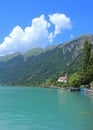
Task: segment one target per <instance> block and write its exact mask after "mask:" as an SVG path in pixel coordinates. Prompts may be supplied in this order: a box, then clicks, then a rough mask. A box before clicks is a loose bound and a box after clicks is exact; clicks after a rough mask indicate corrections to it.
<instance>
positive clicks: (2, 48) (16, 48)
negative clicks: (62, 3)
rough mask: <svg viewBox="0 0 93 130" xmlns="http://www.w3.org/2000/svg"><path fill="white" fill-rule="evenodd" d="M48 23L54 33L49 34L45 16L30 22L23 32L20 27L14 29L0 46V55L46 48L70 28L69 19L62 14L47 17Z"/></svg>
mask: <svg viewBox="0 0 93 130" xmlns="http://www.w3.org/2000/svg"><path fill="white" fill-rule="evenodd" d="M49 17H50V21H51V23H52V24H54V25H55V32H50V33H49V28H51V24H50V23H49V22H48V21H47V20H45V16H44V15H41V16H40V17H39V18H34V19H33V20H32V25H31V26H29V27H26V28H25V29H24V30H23V29H22V28H21V27H20V26H18V25H17V26H16V27H14V29H13V30H12V32H11V33H10V34H9V36H7V37H5V38H4V41H3V42H2V43H1V44H0V55H7V54H10V53H14V52H25V51H27V50H29V49H32V48H36V47H42V48H44V47H46V46H47V45H48V44H49V43H51V42H53V39H54V37H55V36H56V35H57V34H58V33H61V31H63V30H64V29H69V28H71V21H70V18H68V17H66V16H65V15H63V14H53V15H49Z"/></svg>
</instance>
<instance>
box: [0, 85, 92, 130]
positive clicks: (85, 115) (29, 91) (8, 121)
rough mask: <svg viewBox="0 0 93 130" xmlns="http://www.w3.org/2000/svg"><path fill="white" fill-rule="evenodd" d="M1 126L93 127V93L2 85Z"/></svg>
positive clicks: (18, 129)
mask: <svg viewBox="0 0 93 130" xmlns="http://www.w3.org/2000/svg"><path fill="white" fill-rule="evenodd" d="M0 130H93V96H89V95H82V94H80V93H71V92H67V91H65V90H62V89H52V88H26V87H22V88H21V87H16V88H14V87H0Z"/></svg>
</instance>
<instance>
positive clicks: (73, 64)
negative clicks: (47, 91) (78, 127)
mask: <svg viewBox="0 0 93 130" xmlns="http://www.w3.org/2000/svg"><path fill="white" fill-rule="evenodd" d="M85 40H88V41H91V42H92V43H93V35H83V36H80V37H78V38H76V39H74V40H72V41H70V42H67V43H64V44H60V45H58V46H52V47H49V48H46V49H41V48H35V49H32V50H30V51H28V52H26V53H25V54H20V53H15V54H11V55H7V56H4V57H0V84H17V85H30V84H31V85H32V84H40V83H42V82H44V81H45V80H46V79H48V78H52V79H54V80H56V79H57V78H58V77H59V76H61V75H62V74H63V73H65V72H67V73H68V74H71V73H73V72H75V71H80V70H81V62H82V61H81V60H82V51H83V45H84V42H85Z"/></svg>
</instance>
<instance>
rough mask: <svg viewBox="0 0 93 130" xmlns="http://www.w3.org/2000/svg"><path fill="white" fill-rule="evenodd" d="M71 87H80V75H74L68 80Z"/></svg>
mask: <svg viewBox="0 0 93 130" xmlns="http://www.w3.org/2000/svg"><path fill="white" fill-rule="evenodd" d="M69 83H70V85H71V87H80V85H81V75H79V74H77V73H74V74H72V75H71V77H70V79H69Z"/></svg>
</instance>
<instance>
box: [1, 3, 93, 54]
mask: <svg viewBox="0 0 93 130" xmlns="http://www.w3.org/2000/svg"><path fill="white" fill-rule="evenodd" d="M92 24H93V1H92V0H69V1H66V0H0V55H6V54H10V53H14V52H17V51H19V52H25V51H27V50H29V49H32V48H35V47H43V48H44V47H47V46H48V45H53V44H60V43H63V42H67V41H69V40H71V39H72V38H75V37H78V36H80V35H82V34H93V25H92Z"/></svg>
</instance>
